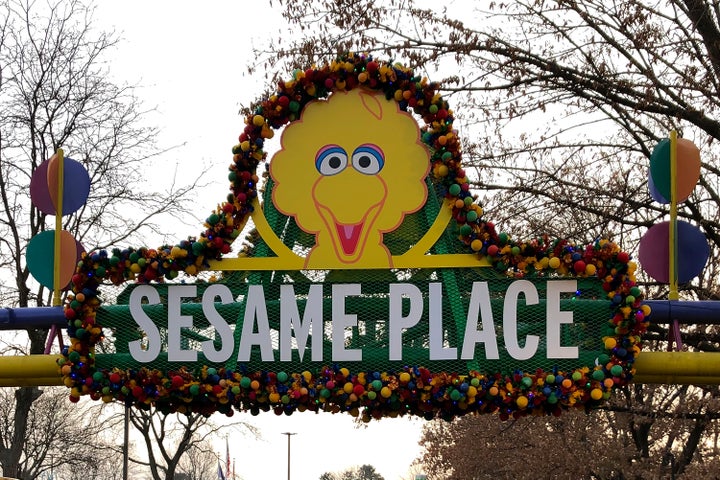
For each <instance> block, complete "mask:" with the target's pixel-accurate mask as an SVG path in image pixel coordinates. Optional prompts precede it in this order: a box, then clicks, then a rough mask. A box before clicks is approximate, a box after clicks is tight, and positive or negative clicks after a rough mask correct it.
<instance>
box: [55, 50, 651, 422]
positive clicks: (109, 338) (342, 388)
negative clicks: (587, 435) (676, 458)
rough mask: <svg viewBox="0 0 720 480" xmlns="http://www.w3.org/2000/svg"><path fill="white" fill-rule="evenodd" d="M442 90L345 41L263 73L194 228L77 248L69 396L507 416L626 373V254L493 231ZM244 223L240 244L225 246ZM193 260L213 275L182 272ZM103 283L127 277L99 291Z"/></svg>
mask: <svg viewBox="0 0 720 480" xmlns="http://www.w3.org/2000/svg"><path fill="white" fill-rule="evenodd" d="M438 89H439V85H438V84H435V83H429V82H428V81H427V80H426V79H424V78H420V77H419V76H417V75H415V74H414V73H413V72H412V71H411V70H409V69H407V68H405V67H403V66H401V65H396V64H390V63H387V62H383V61H378V60H376V59H374V58H373V57H371V56H366V55H359V54H355V55H347V56H344V57H342V58H338V59H336V60H335V61H332V62H330V63H328V64H326V65H323V66H319V67H313V68H308V69H307V70H304V71H303V70H296V71H294V72H293V74H292V78H291V79H289V80H287V81H284V82H280V83H279V84H278V88H277V91H276V92H275V93H274V94H273V95H272V96H270V97H269V98H266V99H264V100H263V101H261V102H259V103H257V104H256V105H255V106H254V107H253V112H252V113H251V114H250V115H248V116H247V118H246V121H245V123H246V127H245V129H244V131H243V132H242V134H241V135H240V138H239V143H238V144H237V145H236V146H235V147H234V148H233V162H232V164H231V165H230V173H229V180H230V193H229V194H228V195H227V198H226V199H225V200H224V201H223V202H222V203H221V204H220V205H219V206H218V208H217V209H216V210H215V211H214V212H212V214H210V215H209V216H208V218H207V220H206V222H205V230H204V231H203V232H202V234H201V235H200V236H198V237H196V238H189V239H187V240H183V241H180V242H178V243H177V244H175V245H163V246H160V247H158V248H146V247H141V248H114V249H110V250H103V251H95V252H90V253H88V254H85V255H84V256H83V258H82V260H81V261H80V262H79V264H78V268H77V271H76V273H75V274H74V276H73V277H72V281H71V290H72V292H71V293H70V294H69V295H68V299H67V302H66V305H65V310H64V312H65V316H66V318H67V320H68V329H67V332H68V336H69V337H70V340H71V344H70V345H69V346H68V347H67V348H66V349H65V351H64V352H63V356H62V358H61V359H60V360H59V362H58V363H59V369H60V374H61V375H62V378H63V382H64V383H65V385H67V386H68V387H69V388H70V390H71V391H70V398H71V400H74V401H77V400H78V399H79V398H80V396H82V395H90V396H91V397H92V398H95V399H102V400H104V401H112V400H119V401H123V402H125V403H126V404H128V405H134V406H137V407H140V408H146V407H147V406H149V405H150V404H154V405H156V406H157V407H158V408H159V409H161V410H164V411H168V412H173V411H179V412H189V411H193V412H201V413H206V414H210V413H213V412H215V411H220V412H223V413H225V414H228V415H231V414H232V413H233V411H234V410H242V411H246V410H248V411H251V412H259V411H264V410H265V411H266V410H271V409H272V410H274V411H275V412H276V413H282V412H284V413H286V414H290V413H292V412H294V411H296V410H311V411H331V412H349V413H351V414H353V415H362V416H363V418H365V419H370V418H381V417H384V416H396V415H405V414H413V415H418V416H422V417H425V418H434V417H443V418H447V419H449V418H453V417H454V416H457V415H463V414H466V413H485V412H488V413H499V414H500V415H501V416H502V417H504V418H507V417H508V416H512V415H525V414H529V413H540V414H548V413H552V414H557V413H559V412H561V411H562V409H564V408H568V407H587V408H591V407H593V406H596V405H599V404H600V403H602V402H603V401H604V400H605V399H607V398H608V397H609V395H610V393H611V391H612V390H613V389H614V388H616V387H618V386H622V385H624V384H626V383H627V382H628V381H630V380H631V379H632V376H633V371H634V370H633V368H634V360H635V357H636V355H637V354H638V352H639V350H640V346H639V342H640V335H641V334H642V333H643V332H644V330H645V328H646V326H647V320H648V318H647V316H648V314H649V307H647V306H643V305H642V304H641V300H642V293H641V291H640V289H639V288H638V287H637V286H636V285H635V278H634V271H635V268H636V267H635V264H634V263H633V262H632V261H630V258H629V256H628V254H627V253H625V252H622V251H621V250H620V248H619V247H618V246H617V245H616V244H614V243H612V242H611V241H608V240H597V241H596V242H594V243H591V244H589V245H575V244H572V243H570V242H568V241H567V240H564V239H550V238H547V237H542V238H533V239H530V240H528V241H516V240H514V239H512V238H511V237H509V236H508V235H506V234H504V233H498V232H496V230H495V227H494V225H493V224H492V223H491V222H489V221H487V220H485V218H484V212H483V210H482V208H481V206H480V205H479V204H478V203H477V202H476V200H475V197H474V196H473V195H472V192H471V191H470V189H469V183H468V179H467V177H466V175H465V172H464V171H463V168H462V165H461V147H460V139H459V138H458V136H457V133H456V131H455V130H453V112H452V110H450V108H449V106H448V103H447V102H446V101H445V100H444V99H443V97H442V96H441V95H440V93H439V92H438ZM418 120H420V121H421V125H419V124H418ZM283 127H284V129H283V130H282V133H281V135H278V136H280V137H281V138H280V141H279V145H280V148H279V151H278V152H277V153H276V154H275V155H274V157H273V158H272V159H271V160H270V161H269V163H267V164H266V165H267V166H268V169H267V170H266V172H264V173H262V172H257V168H258V166H259V165H260V164H261V163H263V162H264V161H265V160H266V153H265V150H264V147H265V143H266V142H267V141H269V140H270V139H271V138H273V136H274V134H275V132H276V131H278V132H279V131H280V129H281V128H283ZM275 141H277V139H276V140H275ZM260 177H264V180H265V181H264V182H261V181H260ZM260 185H263V187H262V188H260ZM250 218H252V222H253V225H254V227H255V230H254V232H256V234H254V236H253V237H252V238H251V243H252V244H251V245H245V246H244V247H243V248H242V249H241V251H240V252H239V255H238V256H237V258H226V257H227V256H228V255H227V254H228V253H230V250H231V244H232V243H233V242H234V241H235V240H236V239H237V237H239V236H241V231H242V230H243V228H244V226H245V225H246V222H247V221H248V220H249V219H250ZM203 270H210V271H217V272H222V274H221V275H219V276H217V278H215V279H214V281H212V282H203V281H198V282H196V283H191V282H189V281H188V277H187V275H189V276H194V275H196V274H197V273H198V272H200V271H203ZM180 273H183V275H181V278H183V281H182V282H178V281H176V279H177V277H178V275H179V274H180ZM109 284H113V285H126V288H125V289H124V290H123V291H122V293H121V294H119V295H118V296H117V298H116V299H115V302H114V304H110V303H109V302H101V299H102V298H103V294H102V293H101V292H102V290H103V286H104V285H109ZM100 347H102V348H100ZM101 352H102V353H101Z"/></svg>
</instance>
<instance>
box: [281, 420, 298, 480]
mask: <svg viewBox="0 0 720 480" xmlns="http://www.w3.org/2000/svg"><path fill="white" fill-rule="evenodd" d="M282 434H283V435H287V439H288V477H287V480H290V437H291V436H292V435H297V433H295V432H283V433H282Z"/></svg>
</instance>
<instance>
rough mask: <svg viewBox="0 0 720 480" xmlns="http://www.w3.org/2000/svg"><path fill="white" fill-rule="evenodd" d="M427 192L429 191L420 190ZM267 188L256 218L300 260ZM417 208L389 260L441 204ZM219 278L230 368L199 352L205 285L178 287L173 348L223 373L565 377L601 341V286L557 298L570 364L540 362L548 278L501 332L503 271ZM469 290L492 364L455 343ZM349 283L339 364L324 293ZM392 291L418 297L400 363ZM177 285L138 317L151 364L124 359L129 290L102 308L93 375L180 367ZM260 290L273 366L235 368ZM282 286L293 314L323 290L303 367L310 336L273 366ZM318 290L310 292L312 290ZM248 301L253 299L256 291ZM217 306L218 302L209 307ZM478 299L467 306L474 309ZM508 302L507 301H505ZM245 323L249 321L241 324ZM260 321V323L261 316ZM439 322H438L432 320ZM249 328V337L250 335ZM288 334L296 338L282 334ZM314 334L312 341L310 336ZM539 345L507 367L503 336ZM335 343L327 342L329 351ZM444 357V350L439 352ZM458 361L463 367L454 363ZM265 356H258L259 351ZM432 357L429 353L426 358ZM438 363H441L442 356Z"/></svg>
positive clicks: (392, 237) (439, 247) (449, 235)
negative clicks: (486, 301) (151, 350)
mask: <svg viewBox="0 0 720 480" xmlns="http://www.w3.org/2000/svg"><path fill="white" fill-rule="evenodd" d="M428 186H429V188H430V189H431V191H433V189H434V188H435V187H434V185H432V184H430V183H429V185H428ZM271 189H272V184H271V183H269V184H268V185H267V188H266V194H265V199H264V213H265V217H266V218H267V220H268V223H269V224H270V225H271V227H272V228H273V231H274V232H275V233H276V234H277V235H278V237H279V238H280V239H281V240H282V241H283V242H284V243H285V245H287V246H288V247H289V248H291V249H292V250H293V251H295V252H298V253H300V254H302V253H303V252H307V251H308V250H309V249H310V248H311V247H312V243H313V242H314V238H313V237H311V236H310V235H308V234H306V233H305V232H302V231H301V230H300V229H299V228H298V226H297V224H296V223H295V221H294V220H293V219H292V218H291V217H286V216H284V215H282V214H280V213H279V212H278V211H277V210H275V209H274V208H273V207H272V202H271V200H270V192H271ZM429 197H430V198H429V201H428V203H427V205H426V207H425V208H424V209H422V210H420V211H418V212H416V213H414V214H412V215H410V216H409V217H407V218H406V220H405V222H404V223H403V225H402V226H401V227H400V228H399V229H398V230H396V231H394V232H392V233H390V234H387V235H385V238H384V240H385V243H386V245H387V246H388V248H389V249H390V251H391V252H392V253H393V254H394V255H398V254H402V253H404V252H405V251H407V250H408V249H409V248H410V247H411V246H412V245H414V244H415V243H416V242H417V241H418V240H419V239H420V238H421V237H422V235H423V234H424V233H425V232H426V231H427V230H428V228H429V226H430V225H431V224H432V222H433V221H434V220H435V217H436V216H437V214H438V211H439V208H440V203H439V201H438V199H437V196H436V195H430V196H429ZM458 245H460V246H461V243H460V242H458V241H457V239H456V232H452V231H446V233H445V234H444V235H443V236H442V237H441V239H440V240H439V241H438V242H437V243H436V245H435V246H434V247H433V250H432V251H431V253H432V254H434V255H442V254H447V253H456V252H458V251H459V250H458V249H459V247H458ZM249 255H250V256H260V257H272V256H274V254H273V252H272V251H271V250H270V248H269V247H268V246H267V244H266V243H265V242H264V241H263V239H261V238H258V239H256V243H255V245H253V246H252V248H251V249H250V251H249ZM216 275H217V276H219V277H221V279H220V281H219V282H214V283H216V284H222V285H225V286H227V288H228V289H229V291H231V292H232V297H233V298H234V299H235V301H234V303H231V304H223V303H215V304H214V305H215V310H217V311H218V312H219V313H220V315H221V316H222V318H223V319H224V321H225V322H227V324H229V325H230V326H231V328H232V330H233V333H234V339H235V341H234V351H233V354H232V355H231V356H230V358H229V360H228V361H226V362H223V363H221V364H217V363H212V362H209V361H208V360H207V358H205V356H204V354H203V348H202V343H203V342H207V341H213V342H214V343H213V345H214V348H215V349H216V350H219V348H220V346H221V342H220V337H219V335H218V332H217V331H216V329H215V328H213V327H212V326H211V325H210V324H209V323H208V320H207V318H205V315H204V313H203V310H202V305H201V303H200V302H201V299H202V296H203V293H204V292H205V290H206V288H207V287H208V286H209V285H211V283H208V282H206V281H199V282H196V283H192V284H191V283H188V282H187V281H185V282H183V283H182V284H183V285H186V286H188V285H194V286H195V289H196V290H195V294H196V295H197V296H196V297H194V298H185V299H184V303H183V305H182V307H181V314H182V315H187V316H190V317H192V325H193V327H192V328H184V329H182V332H181V333H182V335H181V337H182V339H181V345H180V346H179V348H181V349H183V350H194V351H197V352H198V363H199V364H205V365H213V366H215V367H225V368H226V369H229V370H243V371H264V370H273V369H274V370H288V371H302V370H304V369H310V370H313V369H318V368H320V367H322V366H324V365H328V364H337V363H342V364H343V366H346V367H348V368H350V367H352V368H353V370H362V371H380V372H382V371H396V370H398V369H401V368H403V367H404V366H408V365H410V366H423V367H426V368H430V369H432V370H435V371H449V372H459V373H461V374H462V373H466V372H468V371H480V372H492V373H494V372H502V373H511V372H515V371H518V370H521V371H526V372H532V371H535V370H537V369H543V370H548V369H551V368H557V369H559V370H572V369H574V368H577V367H578V366H579V365H593V363H594V362H595V360H596V359H597V358H598V357H599V356H600V355H601V354H602V353H603V351H604V344H603V341H602V338H603V335H604V334H607V333H608V331H607V328H608V319H609V317H610V315H611V310H610V302H609V301H602V300H598V299H599V298H605V292H604V291H603V290H602V288H601V282H600V280H598V279H597V278H582V279H577V280H576V282H577V290H576V291H573V292H568V293H565V294H564V295H563V298H562V300H561V301H560V310H561V311H564V312H572V319H573V321H572V323H568V324H561V325H560V327H558V328H559V331H560V339H561V340H560V344H561V345H562V346H568V347H577V349H578V358H571V359H558V358H548V355H547V351H546V345H547V337H548V335H547V333H548V332H547V330H548V327H547V324H548V321H547V320H548V319H547V316H548V314H547V302H546V298H547V294H546V287H547V282H553V281H559V280H560V279H558V278H553V277H539V278H536V279H535V280H533V282H534V285H535V289H536V290H537V294H538V297H539V300H540V301H539V303H538V304H536V305H526V304H525V299H524V297H523V296H522V295H521V296H520V297H519V300H518V305H517V331H516V332H513V331H507V332H506V331H505V330H506V329H505V326H504V318H503V310H504V308H505V302H506V300H505V293H506V291H507V289H508V287H509V286H510V285H511V284H512V283H513V282H516V281H518V280H516V279H511V278H508V277H507V276H506V275H505V274H504V273H498V272H496V271H494V270H493V269H492V268H464V269H447V268H446V269H440V268H439V269H414V270H332V271H291V272H288V271H253V272H225V273H221V272H216ZM475 282H483V283H484V284H486V285H487V289H488V292H489V298H490V304H491V310H492V317H493V322H492V323H493V327H494V329H495V335H494V337H495V338H496V339H497V349H498V353H499V358H490V359H489V358H487V357H488V352H487V350H486V345H485V344H484V343H478V344H477V345H476V348H475V349H474V350H473V351H472V355H468V350H464V349H463V348H462V347H463V340H464V337H465V332H466V324H467V323H468V322H470V323H471V327H472V328H473V329H475V328H477V329H478V330H481V329H483V327H482V325H481V324H480V322H481V320H480V319H478V318H477V316H476V317H475V318H469V319H468V311H469V306H470V303H471V300H473V299H472V298H471V292H472V287H473V284H474V283H475ZM339 284H358V285H360V288H361V294H360V295H353V296H349V297H347V299H346V300H345V302H344V313H345V314H347V315H355V316H356V317H357V324H356V325H354V326H352V327H350V328H347V329H345V331H344V338H343V341H344V348H345V349H346V350H350V349H359V350H360V351H361V352H362V353H361V355H362V360H361V361H348V360H339V359H337V358H334V357H333V329H332V321H333V295H332V291H333V285H339ZM391 284H408V285H413V286H414V287H416V288H417V290H418V291H419V292H420V295H421V297H422V316H421V318H420V320H419V321H418V322H417V324H416V325H414V326H413V327H411V328H408V329H406V330H404V331H403V333H402V360H390V357H391V355H390V346H389V341H390V334H389V329H390V321H389V318H390V311H389V310H390V298H389V288H390V287H389V286H390V285H391ZM431 284H440V285H441V289H442V290H441V297H436V298H434V299H433V300H432V301H433V302H434V303H438V302H440V303H441V305H442V306H441V308H442V310H441V312H442V314H441V315H442V318H441V320H440V323H441V325H442V330H441V332H442V338H440V336H439V335H435V336H434V337H437V338H431V335H430V323H431V319H430V303H431V299H430V293H429V292H430V289H431V287H430V285H431ZM174 285H176V284H161V285H154V286H153V288H155V289H156V290H157V291H158V293H159V295H160V298H161V304H158V305H146V306H145V307H144V311H145V312H146V314H147V315H148V317H149V318H151V319H152V321H153V322H154V323H155V324H156V326H157V328H158V329H159V331H160V336H161V338H162V339H163V345H162V348H161V353H160V354H159V355H158V356H157V359H156V360H154V361H152V362H150V363H140V362H138V361H136V360H134V359H133V357H132V355H131V354H130V350H129V344H130V343H131V342H133V341H137V340H139V339H141V337H142V332H141V331H140V329H139V328H138V324H137V323H136V320H135V319H133V317H132V315H131V314H130V310H129V306H128V304H129V301H130V297H131V293H132V291H133V290H134V289H135V288H138V286H137V285H130V286H128V287H126V288H125V289H124V290H123V291H122V292H120V293H119V294H117V298H116V304H115V305H109V304H108V302H107V300H106V303H105V304H104V306H103V307H101V308H100V310H99V312H98V320H99V321H100V323H101V324H102V325H103V327H104V328H105V330H106V340H105V342H104V343H102V344H101V345H100V346H99V352H107V353H111V352H112V353H114V355H111V356H103V355H98V357H97V366H98V367H99V368H108V369H110V368H120V369H123V370H126V369H138V368H140V367H143V366H144V367H149V368H154V369H158V370H161V371H170V370H177V369H179V368H180V367H181V366H183V363H182V362H169V361H168V355H167V352H168V348H167V341H168V306H167V297H168V293H167V291H168V289H169V288H174ZM252 285H260V286H262V291H261V293H262V294H263V297H264V298H263V299H264V301H263V302H262V303H264V304H265V305H266V308H267V326H268V327H269V332H270V333H269V335H270V338H271V344H272V349H273V350H272V361H270V362H269V361H267V358H266V360H265V361H263V360H262V359H261V348H260V346H258V345H254V346H253V347H252V348H251V356H250V358H249V359H248V360H245V359H244V358H243V359H241V360H240V361H238V356H239V345H240V343H241V340H242V332H243V319H244V318H245V317H246V307H247V305H248V291H249V288H250V286H252ZM282 285H292V286H293V289H294V292H295V295H296V301H295V305H296V307H297V310H298V311H299V312H300V315H303V312H305V309H306V302H307V297H308V293H309V291H310V289H311V286H313V285H320V286H321V287H320V288H321V289H322V299H321V303H322V306H321V308H322V312H323V315H322V316H323V318H322V325H321V326H316V327H315V328H316V330H315V331H316V332H322V333H321V336H322V338H321V343H322V350H323V354H322V360H319V361H316V362H313V361H312V360H311V359H310V346H311V344H312V343H313V341H315V342H317V341H318V340H317V339H315V340H313V339H312V336H311V337H310V338H308V339H307V341H306V342H305V344H304V349H303V352H304V355H303V360H302V361H301V360H300V356H299V353H298V347H297V343H296V342H295V341H293V343H292V361H290V362H287V361H285V362H283V361H281V360H280V358H281V357H280V351H279V350H280V346H281V345H280V337H281V335H280V330H281V325H280V319H281V316H282V307H281V302H280V290H281V286H282ZM315 288H317V287H315ZM254 294H256V295H257V294H259V291H257V290H255V291H254ZM216 300H217V299H216ZM478 300H482V299H478V298H476V299H474V302H475V303H477V302H478ZM513 303H514V301H513ZM402 304H403V307H402V310H403V316H407V315H408V312H409V310H410V305H411V301H410V299H409V298H405V299H403V301H402ZM249 318H251V320H252V321H253V322H256V321H258V320H256V319H255V317H254V316H252V315H251V316H250V317H249ZM258 322H259V323H261V324H264V320H263V319H262V318H261V319H260V320H259V321H258ZM435 324H438V319H435ZM258 328H260V327H258V325H254V326H253V331H258ZM290 332H291V336H294V334H295V331H294V330H290ZM315 335H318V333H316V334H315ZM529 335H531V336H537V337H539V344H538V348H537V350H536V352H535V354H534V355H532V358H530V359H529V360H517V359H514V358H513V357H512V356H511V355H510V354H509V353H508V349H507V348H506V338H507V336H510V337H514V336H516V337H517V339H518V342H519V344H520V346H521V347H522V346H524V344H525V340H526V338H527V336H529ZM338 341H339V340H338V335H337V334H336V336H335V342H336V343H337V342H338ZM431 343H433V344H434V345H439V346H440V347H441V348H444V349H453V348H454V349H456V354H455V359H451V360H439V359H437V358H433V356H432V355H431V348H430V345H431ZM445 354H446V355H448V356H450V357H451V356H452V355H451V354H448V353H447V351H446V353H445ZM461 356H462V357H463V358H464V359H461ZM266 357H267V352H266ZM435 357H437V355H435ZM443 358H445V357H443Z"/></svg>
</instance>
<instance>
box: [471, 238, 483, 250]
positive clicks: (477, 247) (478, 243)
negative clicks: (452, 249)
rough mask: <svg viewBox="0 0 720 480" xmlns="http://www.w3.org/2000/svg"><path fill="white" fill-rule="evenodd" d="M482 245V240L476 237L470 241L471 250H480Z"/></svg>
mask: <svg viewBox="0 0 720 480" xmlns="http://www.w3.org/2000/svg"><path fill="white" fill-rule="evenodd" d="M482 247H483V242H482V241H481V240H478V239H477V238H476V239H475V240H473V241H472V242H471V243H470V248H472V250H473V252H479V251H480V250H482Z"/></svg>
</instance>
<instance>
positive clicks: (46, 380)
mask: <svg viewBox="0 0 720 480" xmlns="http://www.w3.org/2000/svg"><path fill="white" fill-rule="evenodd" d="M60 358H62V356H61V355H26V356H13V357H10V356H8V357H0V387H24V386H45V385H62V384H63V382H62V377H61V376H60V373H59V369H58V365H57V360H58V359H60ZM635 369H636V372H635V377H634V379H633V380H634V382H635V383H662V384H680V385H691V384H695V385H720V352H642V353H641V354H640V355H639V356H638V358H637V359H636V360H635Z"/></svg>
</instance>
